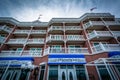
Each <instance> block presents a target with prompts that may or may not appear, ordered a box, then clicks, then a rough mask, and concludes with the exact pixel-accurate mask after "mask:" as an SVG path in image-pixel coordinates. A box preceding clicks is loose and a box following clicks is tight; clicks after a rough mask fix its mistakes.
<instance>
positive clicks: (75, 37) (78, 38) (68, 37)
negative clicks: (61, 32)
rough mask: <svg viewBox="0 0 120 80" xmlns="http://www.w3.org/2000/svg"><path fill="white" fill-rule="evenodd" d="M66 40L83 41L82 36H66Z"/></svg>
mask: <svg viewBox="0 0 120 80" xmlns="http://www.w3.org/2000/svg"><path fill="white" fill-rule="evenodd" d="M66 38H67V40H75V41H76V40H85V38H84V36H83V35H66Z"/></svg>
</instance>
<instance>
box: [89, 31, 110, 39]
mask: <svg viewBox="0 0 120 80" xmlns="http://www.w3.org/2000/svg"><path fill="white" fill-rule="evenodd" d="M100 36H103V37H112V34H111V33H110V32H109V31H95V30H94V31H93V32H91V33H88V38H89V39H91V38H94V37H100Z"/></svg>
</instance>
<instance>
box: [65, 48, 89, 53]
mask: <svg viewBox="0 0 120 80" xmlns="http://www.w3.org/2000/svg"><path fill="white" fill-rule="evenodd" d="M67 53H84V54H85V53H89V52H88V48H67Z"/></svg>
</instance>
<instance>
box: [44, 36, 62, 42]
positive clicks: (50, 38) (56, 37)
mask: <svg viewBox="0 0 120 80" xmlns="http://www.w3.org/2000/svg"><path fill="white" fill-rule="evenodd" d="M49 40H55V41H56V40H57V41H61V40H62V41H63V40H64V37H63V35H50V36H49V37H47V38H46V41H49Z"/></svg>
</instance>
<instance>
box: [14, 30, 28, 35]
mask: <svg viewBox="0 0 120 80" xmlns="http://www.w3.org/2000/svg"><path fill="white" fill-rule="evenodd" d="M29 32H30V30H15V32H14V34H28V33H29Z"/></svg>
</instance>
